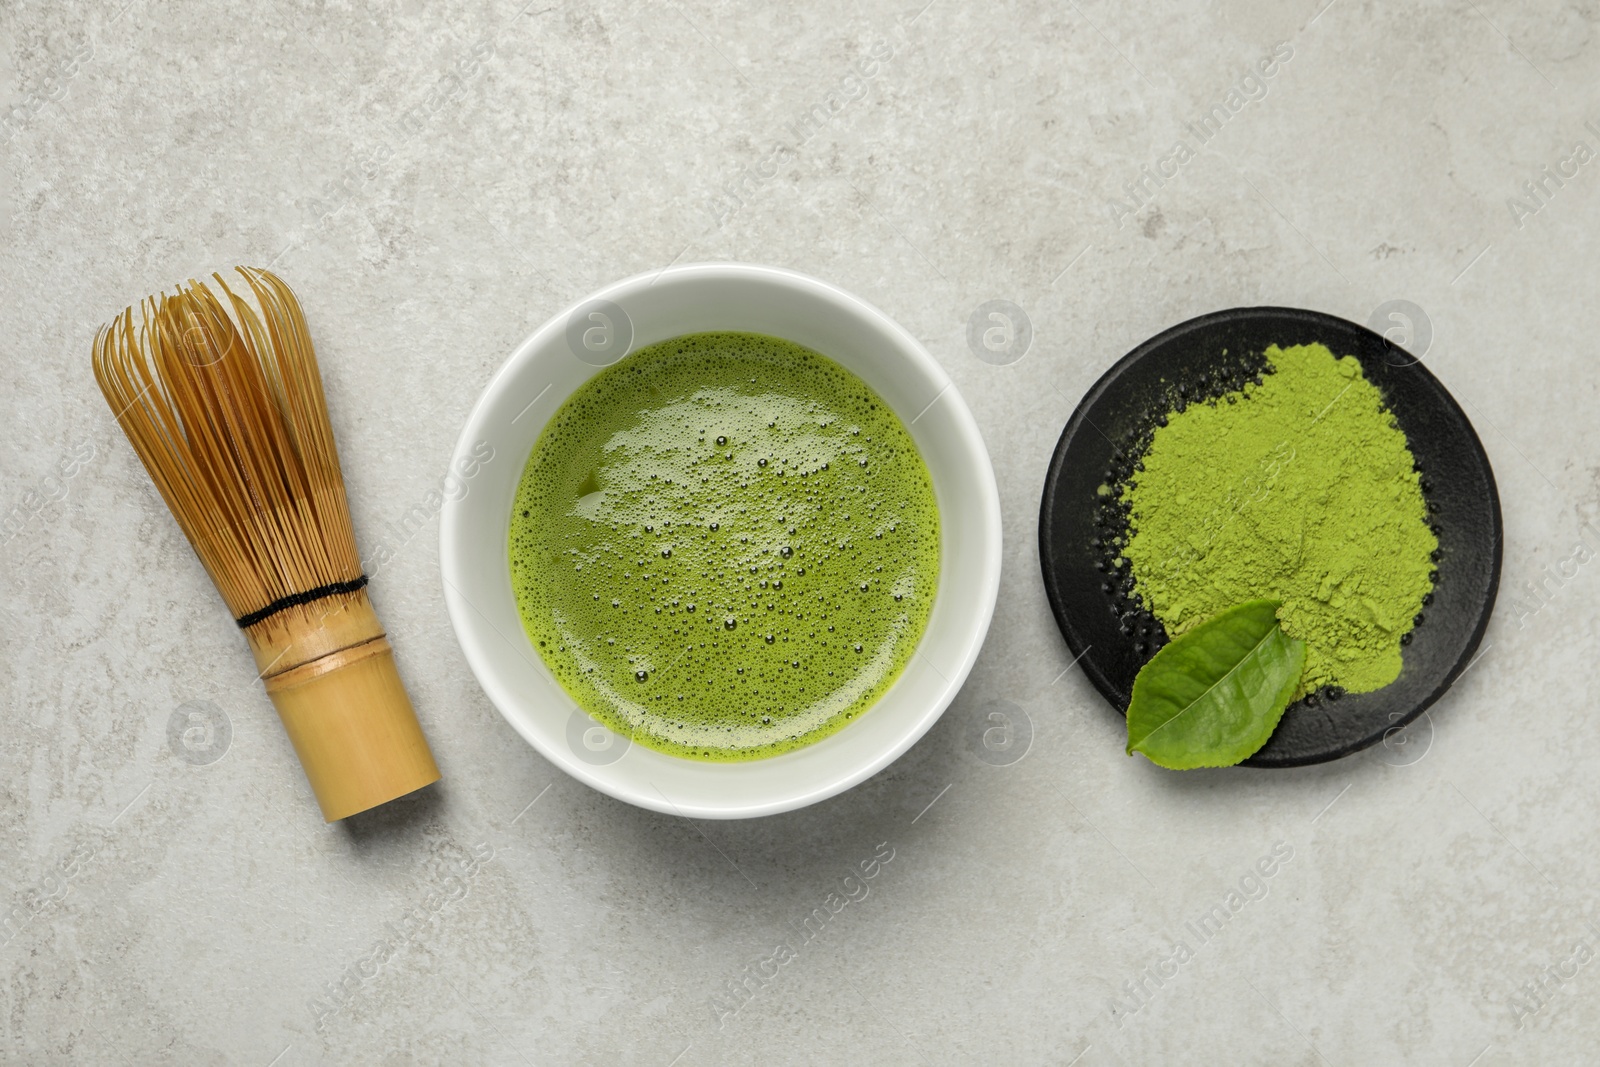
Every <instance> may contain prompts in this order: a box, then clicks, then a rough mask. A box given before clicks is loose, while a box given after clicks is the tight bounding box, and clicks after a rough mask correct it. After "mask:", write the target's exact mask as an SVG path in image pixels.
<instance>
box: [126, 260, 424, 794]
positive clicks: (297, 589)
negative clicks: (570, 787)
mask: <svg viewBox="0 0 1600 1067" xmlns="http://www.w3.org/2000/svg"><path fill="white" fill-rule="evenodd" d="M238 271H239V273H240V274H241V275H242V276H243V277H244V281H245V284H246V285H248V286H249V289H250V292H251V294H252V295H253V296H254V297H255V303H256V305H258V306H259V308H260V311H259V314H258V313H257V311H256V309H255V308H253V307H252V306H251V304H250V302H249V301H247V300H245V299H244V298H242V297H241V296H239V295H237V294H235V293H234V291H233V290H232V289H230V288H228V284H227V282H225V281H224V280H223V279H222V276H221V275H213V276H212V277H213V278H215V279H216V283H217V286H218V288H219V289H221V291H222V293H223V295H224V296H225V297H226V303H224V302H223V301H221V300H219V299H218V298H217V296H216V295H215V294H214V293H213V292H212V291H211V289H210V288H208V287H207V286H206V285H205V283H203V282H195V281H193V280H191V281H190V282H189V284H188V286H187V287H184V286H179V287H178V290H177V292H176V293H175V294H173V295H170V296H169V295H165V294H163V295H160V296H155V297H150V298H148V299H146V300H145V301H144V302H143V303H142V304H141V305H140V306H139V321H138V323H137V325H136V324H135V321H134V309H133V308H131V307H130V308H128V309H126V310H125V311H123V313H122V315H121V316H119V317H118V318H117V319H115V320H113V321H112V322H111V323H110V324H109V325H107V326H103V327H101V328H100V331H99V333H98V334H97V335H96V336H95V342H94V375H95V380H96V381H98V382H99V383H100V391H101V392H102V393H104V394H105V398H106V402H107V403H109V404H110V405H111V410H112V411H113V412H114V413H115V414H116V419H117V422H118V424H120V425H121V426H122V430H123V432H124V433H125V434H127V436H128V440H129V442H130V443H132V445H133V447H134V451H136V452H138V454H139V458H140V459H141V460H143V461H144V466H145V469H146V470H147V471H149V472H150V477H151V479H152V480H154V482H155V484H156V488H157V489H159V490H160V491H161V496H162V498H163V499H165V500H166V502H167V506H168V507H169V508H171V509H172V514H173V517H174V518H176V519H177V520H178V525H179V526H180V527H182V529H183V532H184V535H185V536H187V537H188V539H189V543H190V544H191V545H192V546H193V547H194V550H195V554H196V555H198V556H199V557H200V562H201V563H203V564H204V565H205V568H206V572H207V573H208V574H210V575H211V580H212V582H214V583H215V584H216V587H217V590H218V591H219V592H220V593H221V594H222V599H223V600H224V601H225V602H226V603H227V605H228V610H229V611H231V612H232V613H233V616H234V618H235V620H236V621H237V622H238V624H239V627H240V628H241V629H243V630H244V633H245V638H246V640H247V641H248V642H249V645H250V651H251V652H252V653H253V654H254V655H255V660H256V667H257V669H258V670H259V672H260V674H261V677H262V679H263V680H264V682H265V684H266V689H267V693H268V695H269V696H271V698H272V702H273V704H274V705H275V706H276V707H277V709H278V715H279V717H280V718H281V719H282V720H283V725H284V728H285V729H286V730H287V731H288V733H289V738H290V740H291V741H292V742H293V743H294V748H295V752H296V753H297V754H298V755H299V757H300V763H301V765H302V766H303V767H304V768H305V772H306V777H307V778H308V779H310V781H311V787H312V790H313V791H314V792H315V793H316V796H317V802H318V804H320V805H321V807H322V814H323V817H324V818H325V819H327V820H328V821H329V822H333V821H334V820H336V819H343V818H345V817H346V816H348V815H354V814H355V813H356V812H358V811H365V810H366V809H367V808H371V807H375V806H377V805H379V804H382V803H384V802H385V801H388V800H393V799H394V798H395V797H398V796H402V795H404V794H406V793H409V792H411V791H413V790H416V789H420V788H422V787H423V786H425V785H427V784H428V783H430V782H434V781H437V780H438V778H439V769H438V767H437V766H435V765H434V761H433V754H432V753H431V752H430V751H429V749H428V742H427V740H426V739H425V738H424V737H423V736H422V729H421V727H420V726H419V725H418V723H417V716H416V712H415V711H414V710H413V709H412V707H411V701H410V700H409V699H408V698H407V696H406V692H405V689H404V687H403V686H402V685H401V682H400V675H399V673H398V672H397V671H396V669H395V664H394V656H393V653H392V651H391V650H390V647H389V642H388V639H387V638H386V637H385V635H384V631H383V627H382V626H381V625H380V624H379V622H378V617H377V615H376V614H375V613H374V612H373V610H372V604H371V602H370V601H369V600H368V598H367V593H366V589H365V588H364V587H365V586H366V584H367V578H366V575H365V574H363V573H362V568H361V557H360V555H359V554H358V553H357V551H356V543H355V534H354V533H353V532H352V530H351V527H350V511H349V507H348V505H347V504H346V502H345V492H344V477H343V475H342V474H341V473H340V471H339V454H338V450H337V449H336V448H335V447H334V443H333V427H332V426H331V425H330V424H329V422H328V411H327V406H326V404H325V402H324V399H323V394H322V378H321V376H320V374H319V373H318V371H317V357H316V353H315V351H314V350H313V348H312V345H311V337H310V335H309V333H308V332H307V330H306V322H305V318H304V316H303V315H302V314H301V312H300V304H299V302H298V301H296V300H295V297H294V293H293V292H291V291H290V289H289V287H288V286H287V285H285V284H284V283H283V281H282V280H280V279H279V278H278V277H277V276H276V275H274V274H272V273H270V272H268V271H265V270H259V269H255V268H250V267H240V268H238Z"/></svg>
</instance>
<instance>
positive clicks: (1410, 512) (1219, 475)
mask: <svg viewBox="0 0 1600 1067" xmlns="http://www.w3.org/2000/svg"><path fill="white" fill-rule="evenodd" d="M1266 357H1267V361H1268V367H1267V370H1268V373H1267V374H1265V375H1263V376H1262V377H1261V379H1260V381H1261V384H1259V385H1256V384H1248V385H1246V386H1245V387H1244V388H1243V389H1242V390H1241V391H1239V392H1236V393H1233V394H1229V395H1227V396H1225V397H1223V398H1221V399H1218V400H1215V401H1211V402H1208V403H1203V404H1191V405H1189V406H1188V407H1186V408H1185V409H1184V410H1183V411H1181V412H1175V413H1173V414H1172V415H1171V416H1170V417H1169V418H1168V420H1167V424H1166V425H1164V426H1161V427H1159V428H1158V429H1157V430H1156V431H1155V433H1154V435H1153V437H1152V439H1151V442H1150V445H1149V448H1148V449H1147V450H1146V452H1145V454H1144V456H1143V457H1142V463H1143V468H1144V469H1143V470H1142V471H1140V472H1138V473H1136V474H1135V475H1134V477H1133V478H1132V479H1131V480H1130V481H1129V482H1128V483H1127V484H1126V485H1125V486H1124V487H1123V491H1122V499H1123V502H1124V503H1125V504H1126V505H1127V506H1128V509H1129V527H1130V534H1129V538H1128V543H1127V545H1126V547H1125V548H1124V549H1123V553H1122V556H1123V559H1122V560H1119V561H1118V564H1119V566H1125V567H1129V568H1131V573H1132V575H1133V579H1134V588H1135V592H1136V593H1137V594H1138V595H1139V597H1140V598H1141V599H1142V601H1143V603H1144V605H1145V607H1146V608H1148V609H1149V610H1150V611H1151V612H1152V613H1153V614H1154V615H1155V616H1156V618H1158V619H1160V620H1161V623H1162V625H1163V626H1165V627H1166V630H1167V633H1168V634H1169V635H1170V636H1174V637H1175V636H1177V635H1178V634H1180V633H1182V632H1184V631H1185V630H1187V629H1188V628H1190V627H1192V626H1194V625H1196V624H1198V623H1200V622H1203V621H1204V620H1206V619H1208V618H1210V617H1211V616H1213V615H1216V614H1217V613H1218V612H1220V611H1223V610H1224V609H1226V608H1229V607H1232V606H1233V605H1235V604H1239V603H1242V602H1244V601H1247V600H1253V599H1257V598H1271V599H1275V600H1282V602H1283V607H1282V608H1281V609H1280V610H1279V612H1278V618H1279V621H1280V622H1281V624H1282V626H1283V629H1284V631H1285V632H1287V633H1288V634H1289V635H1290V636H1291V637H1297V638H1300V639H1301V640H1303V641H1304V642H1305V643H1306V665H1305V673H1304V674H1303V675H1302V677H1301V681H1300V687H1299V689H1298V691H1297V695H1303V694H1305V693H1310V692H1313V691H1315V690H1317V689H1319V688H1321V687H1323V686H1335V687H1338V688H1341V689H1344V690H1347V691H1349V692H1352V693H1364V692H1370V691H1371V690H1374V689H1379V688H1381V687H1383V686H1385V685H1388V684H1389V683H1390V682H1392V681H1394V680H1395V678H1396V677H1398V676H1399V674H1400V665H1401V652H1400V650H1401V645H1402V643H1403V641H1404V639H1406V637H1407V635H1408V634H1409V633H1410V631H1411V629H1412V627H1413V626H1414V625H1416V623H1417V622H1418V621H1420V619H1421V612H1422V609H1423V605H1424V603H1425V602H1426V600H1427V599H1428V597H1429V592H1430V590H1431V589H1432V587H1433V568H1434V563H1433V558H1432V553H1433V552H1434V550H1435V549H1437V548H1438V545H1439V542H1438V539H1437V538H1435V536H1434V534H1433V531H1432V530H1431V529H1430V527H1429V525H1428V513H1427V505H1426V503H1425V502H1424V500H1423V497H1422V489H1421V486H1420V484H1419V475H1418V474H1417V472H1416V469H1415V466H1414V462H1413V459H1412V456H1411V451H1410V449H1408V448H1407V447H1406V439H1405V434H1404V433H1403V432H1401V430H1400V429H1399V427H1398V426H1397V424H1396V423H1395V421H1394V419H1393V416H1392V415H1391V414H1390V413H1389V410H1388V408H1387V407H1386V406H1385V405H1384V402H1383V397H1382V395H1381V394H1380V393H1379V391H1378V389H1377V388H1376V387H1375V386H1374V385H1373V384H1372V383H1371V382H1369V381H1367V380H1366V378H1365V377H1364V376H1363V375H1362V373H1361V365H1360V364H1359V363H1358V362H1357V361H1356V360H1355V359H1354V358H1353V357H1351V356H1345V357H1343V358H1338V357H1335V356H1334V355H1333V353H1332V352H1330V351H1329V350H1328V349H1327V348H1326V347H1325V346H1323V345H1320V344H1313V345H1300V346H1295V347H1291V348H1284V349H1280V348H1278V347H1277V346H1276V345H1274V346H1273V347H1271V348H1269V349H1267V351H1266Z"/></svg>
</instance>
